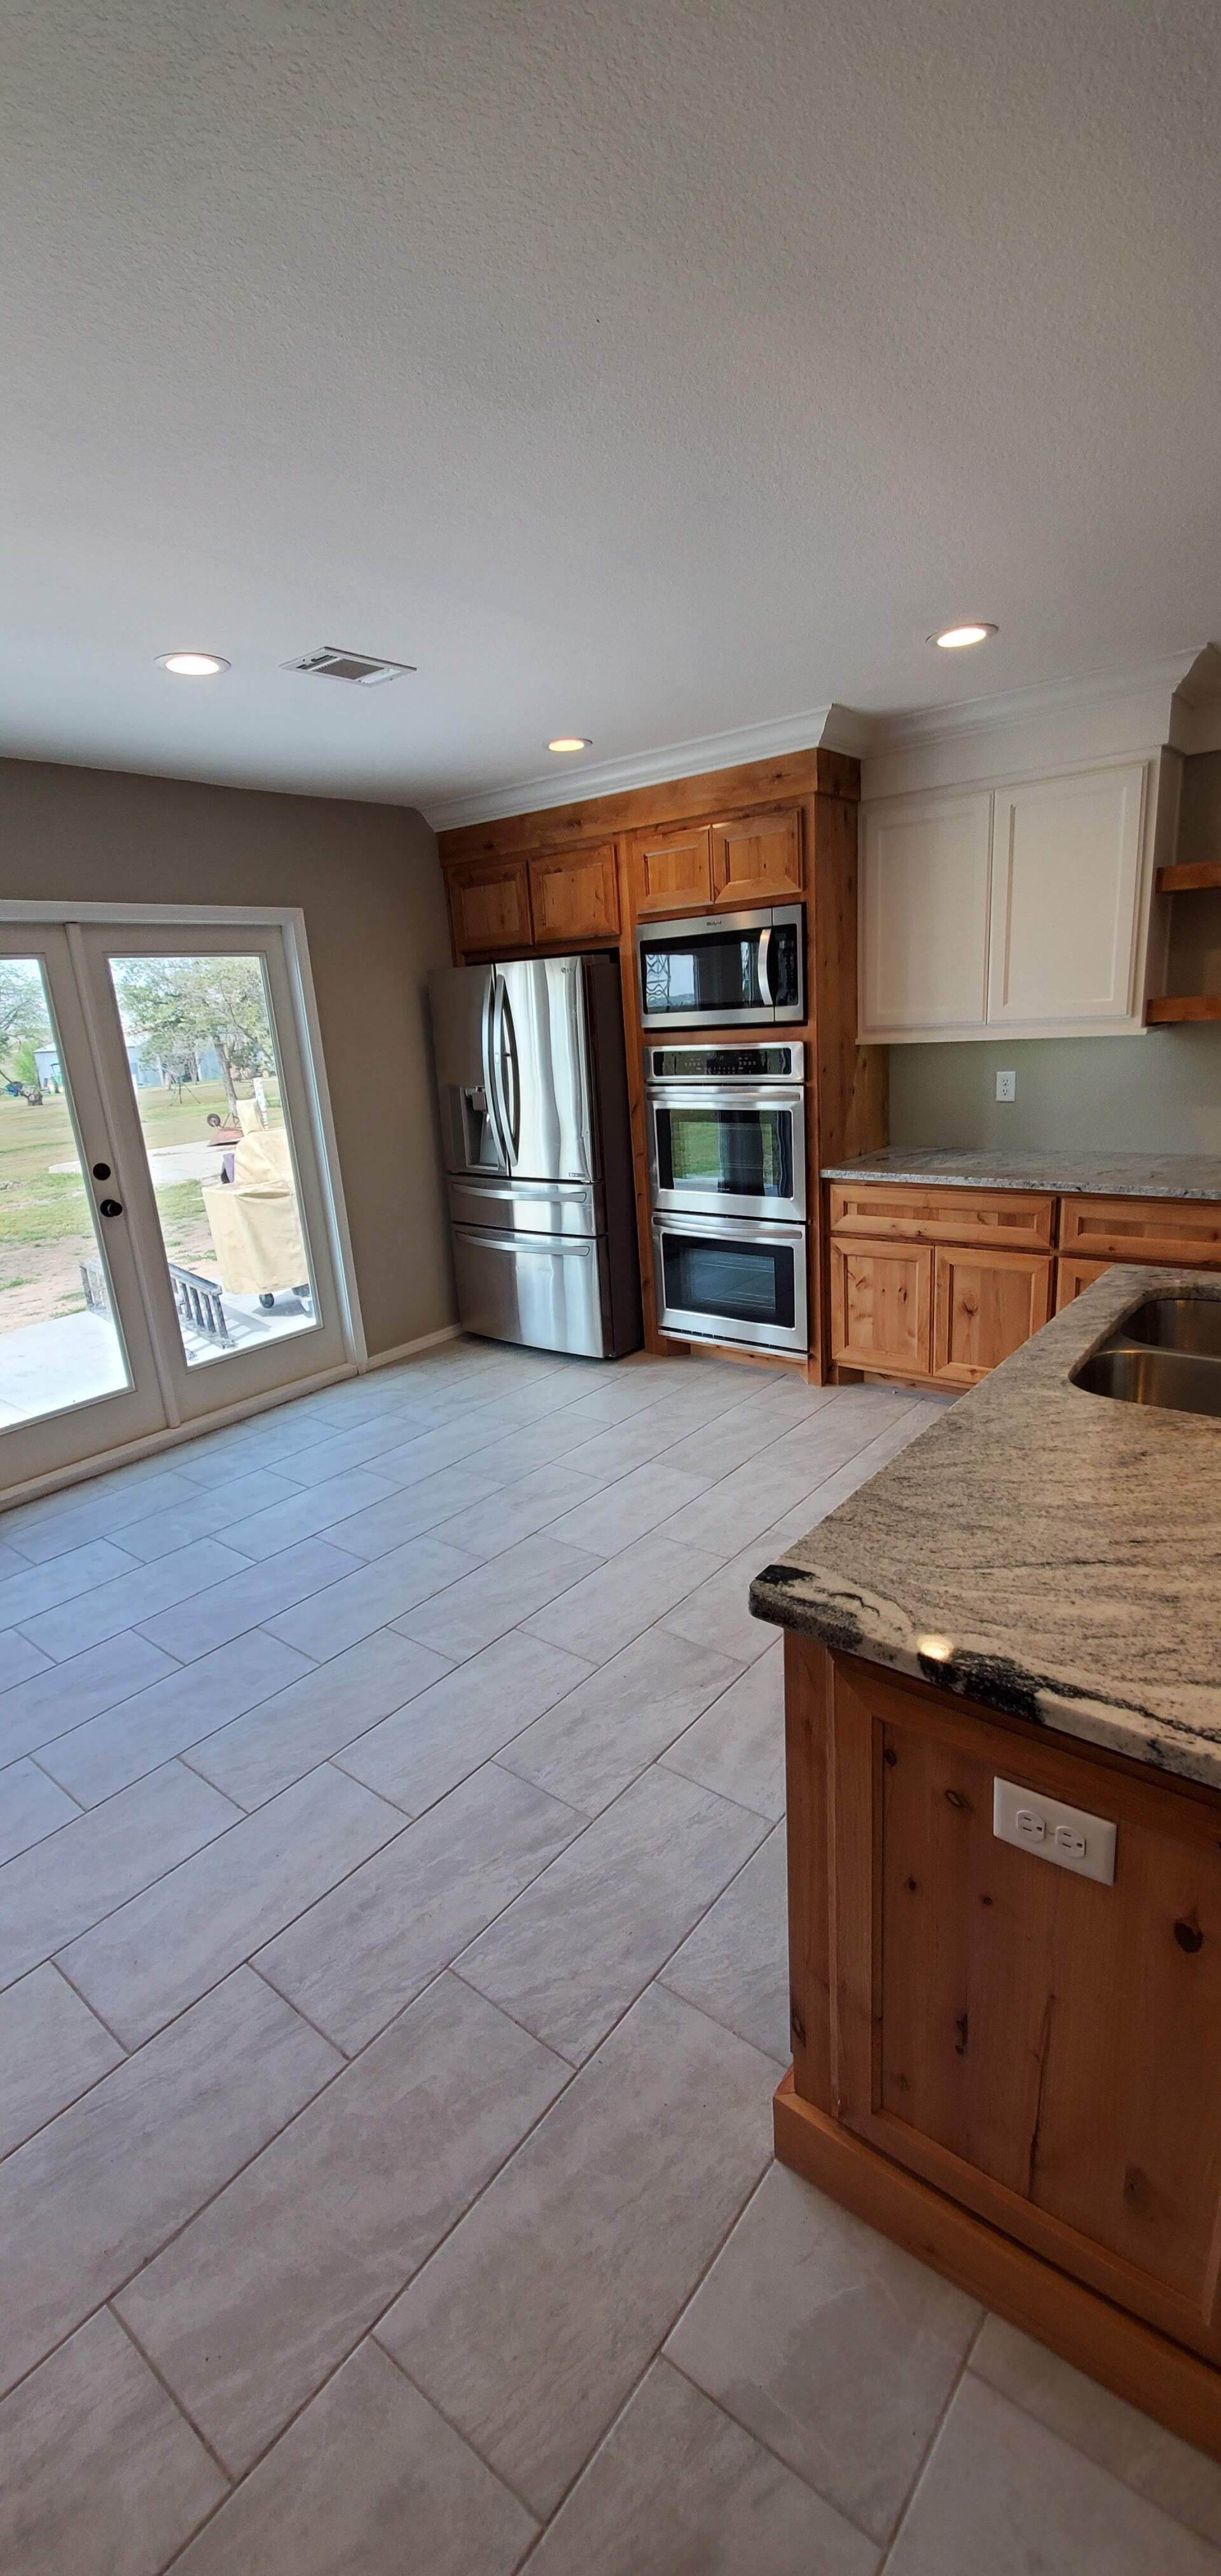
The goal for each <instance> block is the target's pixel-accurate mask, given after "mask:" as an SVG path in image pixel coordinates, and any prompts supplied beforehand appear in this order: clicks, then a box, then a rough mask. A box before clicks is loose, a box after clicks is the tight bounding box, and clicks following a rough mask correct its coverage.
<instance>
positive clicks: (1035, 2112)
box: [776, 1631, 1221, 2451]
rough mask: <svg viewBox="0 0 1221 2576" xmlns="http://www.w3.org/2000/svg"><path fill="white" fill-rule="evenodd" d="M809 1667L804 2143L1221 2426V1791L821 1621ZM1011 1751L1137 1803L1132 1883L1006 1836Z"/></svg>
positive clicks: (985, 2290) (801, 2160) (842, 2179)
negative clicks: (1118, 1752) (1055, 1861)
mask: <svg viewBox="0 0 1221 2576" xmlns="http://www.w3.org/2000/svg"><path fill="white" fill-rule="evenodd" d="M785 1670H786V1725H787V1741H788V1790H789V1816H790V1828H789V1914H790V1961H791V1982H792V2021H793V2042H794V2058H793V2069H792V2074H791V2077H790V2079H789V2080H788V2082H787V2084H786V2085H785V2086H784V2087H782V2089H781V2093H780V2095H779V2096H778V2097H777V2103H776V2143H777V2150H778V2152H779V2154H780V2155H781V2156H782V2157H783V2158H784V2159H785V2160H786V2161H788V2162H789V2163H792V2164H795V2165H796V2166H797V2167H798V2169H799V2170H800V2171H802V2172H804V2173H806V2174H807V2175H808V2176H809V2177H810V2178H811V2179H812V2180H813V2181H815V2182H817V2183H819V2184H820V2185H822V2187H823V2188H825V2189H827V2190H829V2191H831V2192H833V2193H835V2194H836V2196H837V2197H839V2198H840V2199H841V2200H846V2201H847V2202H848V2205H849V2206H850V2207H853V2208H855V2209H857V2210H858V2211H859V2212H860V2214H861V2215H862V2216H864V2217H867V2218H869V2219H871V2220H872V2221H873V2222H874V2223H875V2224H876V2225H878V2226H881V2227H882V2228H884V2229H886V2230H887V2231H888V2232H889V2233H891V2234H892V2235H895V2236H897V2237H898V2238H899V2239H900V2241H901V2242H903V2243H906V2244H908V2245H910V2246H913V2247H914V2248H915V2249H916V2250H918V2251H919V2252H920V2253H921V2254H922V2255H924V2256H925V2257H926V2259H931V2260H932V2261H933V2262H935V2263H937V2264H939V2265H940V2267H941V2268H942V2269H943V2270H945V2271H948V2272H949V2273H950V2274H951V2276H952V2277H953V2278H954V2279H956V2280H958V2281H960V2282H962V2283H963V2284H964V2286H966V2287H969V2288H971V2289H972V2290H973V2291H974V2292H975V2293H976V2295H977V2296H979V2297H980V2298H983V2299H985V2300H988V2301H989V2302H990V2303H991V2304H992V2305H993V2306H995V2307H998V2308H999V2309H1000V2310H1001V2312H1002V2314H1004V2315H1007V2316H1009V2317H1011V2318H1013V2319H1014V2320H1015V2321H1016V2322H1018V2323H1020V2324H1023V2325H1025V2326H1027V2327H1029V2328H1030V2329H1031V2330H1032V2331H1033V2332H1034V2333H1036V2334H1038V2335H1040V2336H1042V2338H1043V2340H1044V2341H1046V2342H1049V2343H1051V2344H1052V2345H1053V2346H1054V2347H1055V2348H1056V2349H1058V2350H1059V2351H1061V2352H1063V2353H1065V2354H1066V2356H1067V2357H1068V2358H1069V2359H1070V2360H1073V2361H1076V2362H1077V2363H1079V2364H1080V2365H1081V2366H1082V2367H1084V2368H1085V2369H1087V2370H1089V2371H1091V2372H1093V2373H1094V2375H1095V2376H1097V2377H1100V2378H1102V2379H1104V2380H1106V2381H1108V2382H1109V2384H1110V2385H1111V2386H1112V2387H1116V2388H1118V2389H1120V2391H1121V2393H1122V2394H1124V2395H1125V2396H1128V2397H1130V2398H1132V2399H1133V2401H1134V2402H1135V2403H1137V2404H1139V2405H1142V2406H1145V2407H1148V2408H1151V2409H1152V2411H1154V2412H1155V2413H1158V2414H1160V2415H1161V2416H1162V2417H1163V2420H1166V2421H1169V2422H1171V2423H1173V2424H1175V2425H1176V2427H1177V2429H1178V2430H1180V2431H1183V2432H1186V2433H1188V2434H1189V2437H1190V2438H1191V2439H1193V2440H1195V2441H1203V2442H1205V2443H1207V2445H1208V2447H1209V2448H1210V2449H1212V2450H1214V2451H1217V2450H1218V2448H1219V2447H1221V2380H1218V2378H1217V2377H1216V2375H1215V2371H1214V2369H1213V2368H1211V2367H1209V2366H1207V2365H1215V2364H1216V2363H1217V2362H1218V2361H1221V2300H1219V2289H1218V2259H1217V2249H1218V2246H1219V2245H1221V2051H1218V2049H1217V2045H1216V2034H1217V2030H1218V2028H1219V2027H1221V1941H1218V1940H1217V1939H1216V1938H1215V1927H1216V1925H1217V1924H1218V1922H1219V1921H1221V1796H1218V1795H1217V1793H1216V1792H1214V1791H1212V1790H1208V1789H1203V1788H1196V1787H1194V1786H1193V1785H1190V1784H1186V1783H1184V1784H1172V1783H1169V1782H1166V1781H1163V1780H1161V1779H1159V1778H1157V1777H1156V1776H1155V1775H1154V1774H1153V1773H1151V1772H1150V1771H1149V1770H1147V1769H1146V1768H1144V1767H1143V1766H1142V1765H1140V1764H1137V1763H1134V1762H1131V1761H1127V1760H1123V1759H1121V1758H1119V1757H1114V1756H1108V1755H1106V1754H1103V1753H1095V1752H1094V1751H1093V1749H1092V1748H1089V1747H1086V1746H1084V1745H1078V1744H1076V1743H1073V1742H1070V1741H1068V1740H1066V1739H1065V1738H1063V1737H1058V1736H1056V1735H1054V1734H1052V1733H1051V1732H1050V1731H1049V1730H1047V1729H1045V1728H1039V1729H1032V1728H1031V1727H1030V1726H1029V1725H1025V1724H1021V1723H1019V1722H1017V1721H1010V1720H1006V1719H1002V1718H998V1717H995V1716H994V1715H992V1714H991V1713H990V1712H989V1711H987V1710H985V1709H982V1708H979V1707H976V1706H974V1705H973V1704H972V1703H969V1702H967V1703H963V1702H960V1701H958V1700H957V1699H955V1698H951V1697H950V1696H949V1695H948V1694H947V1693H944V1692H942V1691H939V1690H936V1689H934V1688H931V1687H929V1686H927V1685H922V1684H919V1683H914V1682H907V1681H900V1680H895V1679H892V1678H891V1677H890V1676H888V1675H884V1674H883V1673H881V1672H880V1671H879V1670H878V1669H877V1667H876V1666H874V1665H871V1664H867V1663H863V1662H861V1661H859V1660H858V1659H855V1658H853V1657H850V1656H845V1655H840V1654H838V1653H832V1652H830V1651H829V1650H828V1649H827V1648H826V1647H825V1646H823V1645H822V1644H820V1643H819V1642H818V1641H817V1640H816V1639H814V1638H812V1637H809V1636H806V1635H801V1634H798V1633H797V1632H795V1631H790V1632H789V1633H788V1635H787V1636H786V1639H785ZM998 1778H1000V1779H1003V1780H1006V1781H1012V1782H1015V1783H1016V1784H1017V1785H1018V1787H1019V1788H1023V1789H1026V1790H1027V1791H1029V1792H1031V1793H1032V1794H1033V1795H1034V1796H1036V1797H1038V1796H1043V1797H1047V1798H1055V1799H1059V1800H1061V1801H1063V1802H1064V1803H1065V1804H1067V1805H1069V1806H1072V1807H1076V1808H1079V1809H1084V1810H1086V1811H1087V1812H1088V1813H1090V1814H1092V1815H1099V1816H1101V1817H1104V1818H1106V1819H1108V1820H1112V1821H1114V1822H1115V1823H1116V1825H1117V1844H1116V1865H1115V1876H1114V1882H1113V1884H1112V1885H1110V1886H1105V1885H1102V1884H1100V1883H1099V1882H1098V1881H1096V1880H1094V1879H1090V1878H1084V1877H1079V1876H1076V1875H1074V1874H1072V1873H1070V1872H1069V1871H1067V1870H1065V1869H1062V1868H1056V1867H1054V1866H1052V1865H1051V1864H1050V1863H1049V1862H1048V1861H1047V1860H1045V1859H1043V1858H1042V1857H1041V1856H1040V1855H1039V1854H1037V1853H1036V1852H1033V1851H1027V1850H1019V1849H1015V1848H1014V1847H1013V1846H1012V1845H1010V1844H1008V1843H1004V1842H1001V1841H999V1840H998V1839H997V1837H996V1836H995V1834H994V1833H993V1829H992V1820H993V1784H994V1782H995V1781H996V1780H997V1779H998ZM1164 2338H1166V2339H1169V2341H1168V2342H1166V2341H1164V2340H1163V2339H1164ZM1197 2355H1198V2356H1202V2357H1203V2359H1202V2360H1200V2361H1197V2360H1196V2359H1194V2358H1193V2356H1197Z"/></svg>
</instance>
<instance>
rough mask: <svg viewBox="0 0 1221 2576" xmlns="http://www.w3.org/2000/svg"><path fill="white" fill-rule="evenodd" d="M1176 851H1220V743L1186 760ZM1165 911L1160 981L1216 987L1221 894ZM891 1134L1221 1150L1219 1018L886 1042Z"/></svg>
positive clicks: (1220, 963)
mask: <svg viewBox="0 0 1221 2576" xmlns="http://www.w3.org/2000/svg"><path fill="white" fill-rule="evenodd" d="M1177 855H1178V856H1179V858H1181V859H1198V858H1199V859H1203V858H1208V859H1215V858H1221V753H1217V752H1208V753H1205V754H1202V755H1200V756H1199V757H1198V758H1196V759H1193V760H1189V761H1187V762H1186V763H1185V765H1184V780H1183V813H1182V823H1181V828H1180V832H1179V845H1178V853H1177ZM1171 923H1172V936H1171V947H1170V963H1169V974H1168V985H1167V989H1168V990H1169V991H1170V992H1172V993H1207V992H1221V895H1179V896H1177V897H1176V898H1175V902H1174V908H1173V912H1172V915H1171ZM1006 1069H1011V1070H1012V1071H1013V1072H1015V1073H1016V1075H1017V1098H1016V1100H1015V1101H1013V1102H1012V1103H1011V1104H1010V1103H1006V1102H999V1101H998V1100H997V1098H996V1075H997V1073H998V1072H999V1071H1002V1070H1006ZM890 1136H891V1142H892V1144H895V1145H982V1146H993V1145H1012V1146H1014V1147H1017V1148H1019V1149H1024V1148H1026V1147H1028V1146H1035V1147H1037V1146H1041V1145H1042V1146H1047V1147H1049V1148H1052V1147H1056V1148H1063V1149H1064V1150H1065V1151H1066V1152H1071V1151H1072V1150H1074V1149H1075V1148H1078V1147H1081V1148H1089V1147H1090V1146H1099V1147H1102V1148H1104V1149H1105V1150H1106V1151H1108V1152H1117V1153H1125V1152H1130V1153H1138V1154H1139V1153H1163V1154H1190V1153H1211V1154H1221V1025H1219V1024H1216V1023H1214V1024H1213V1025H1212V1026H1209V1025H1207V1024H1199V1025H1197V1026H1195V1027H1194V1028H1193V1027H1183V1028H1167V1029H1151V1030H1149V1031H1148V1032H1147V1034H1146V1035H1144V1036H1143V1037H1126V1038H1028V1039H1025V1040H1019V1041H1017V1042H1015V1041H1014V1040H1013V1039H1012V1038H1008V1039H1003V1038H1002V1039H998V1040H996V1041H995V1042H994V1041H992V1040H991V1039H989V1040H988V1041H986V1042H985V1043H982V1044H977V1043H976V1042H975V1041H974V1040H972V1041H970V1042H968V1043H966V1044H963V1045H959V1046H896V1047H892V1048H891V1049H890Z"/></svg>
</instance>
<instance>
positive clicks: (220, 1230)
mask: <svg viewBox="0 0 1221 2576" xmlns="http://www.w3.org/2000/svg"><path fill="white" fill-rule="evenodd" d="M239 1105H241V1106H244V1104H239ZM203 1203H204V1207H205V1208H206V1210H207V1216H208V1223H209V1225H210V1227H211V1229H212V1241H213V1244H214V1246H215V1248H216V1266H217V1269H218V1270H219V1272H220V1284H221V1287H222V1288H227V1289H228V1290H229V1292H230V1294H231V1295H232V1296H234V1297H261V1296H270V1295H271V1294H272V1293H273V1291H274V1290H276V1289H279V1288H302V1287H304V1285H305V1282H306V1280H307V1279H308V1277H309V1263H308V1261H307V1260H306V1258H305V1245H304V1243H303V1242H302V1240H301V1227H300V1224H299V1223H298V1219H297V1194H296V1190H295V1188H294V1186H293V1176H292V1163H291V1161H290V1159H289V1151H288V1134H287V1130H286V1129H285V1128H283V1127H255V1128H252V1129H251V1131H250V1133H249V1135H246V1136H243V1138H242V1140H241V1143H240V1144H239V1145H237V1146H235V1147H234V1153H233V1179H232V1180H231V1181H230V1182H228V1183H225V1182H223V1181H209V1182H208V1183H207V1184H206V1185H205V1188H204V1193H203Z"/></svg>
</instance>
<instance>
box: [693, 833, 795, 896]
mask: <svg viewBox="0 0 1221 2576" xmlns="http://www.w3.org/2000/svg"><path fill="white" fill-rule="evenodd" d="M802 883H803V880H802V873H801V818H800V816H799V815H797V814H748V815H746V816H744V817H743V819H742V820H741V821H740V822H734V823H714V824H713V826H712V893H713V900H714V902H715V903H717V904H723V905H724V906H725V908H726V910H727V911H733V909H734V908H735V906H737V905H739V904H741V905H748V904H752V903H773V902H785V901H790V902H791V901H792V899H793V897H794V896H796V895H799V894H800V893H801V889H802Z"/></svg>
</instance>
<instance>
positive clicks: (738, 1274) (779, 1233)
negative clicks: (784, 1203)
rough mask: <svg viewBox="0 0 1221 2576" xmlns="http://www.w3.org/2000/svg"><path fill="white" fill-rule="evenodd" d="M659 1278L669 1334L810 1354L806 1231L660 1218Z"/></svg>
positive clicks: (656, 1239)
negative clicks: (807, 1315)
mask: <svg viewBox="0 0 1221 2576" xmlns="http://www.w3.org/2000/svg"><path fill="white" fill-rule="evenodd" d="M653 1273H654V1282H655V1286H656V1292H657V1322H658V1325H659V1327H660V1329H661V1331H662V1332H663V1333H680V1334H681V1335H682V1336H683V1339H684V1340H693V1341H705V1342H747V1343H750V1344H751V1346H752V1347H753V1348H755V1349H757V1350H765V1351H805V1350H807V1349H808V1348H809V1336H808V1333H807V1329H806V1231H805V1227H804V1226H803V1225H795V1226H780V1225H777V1226H772V1225H751V1224H748V1223H744V1222H739V1221H738V1220H737V1219H735V1218H730V1217H711V1218H707V1219H701V1218H699V1217H682V1216H655V1217H654V1219H653Z"/></svg>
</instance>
